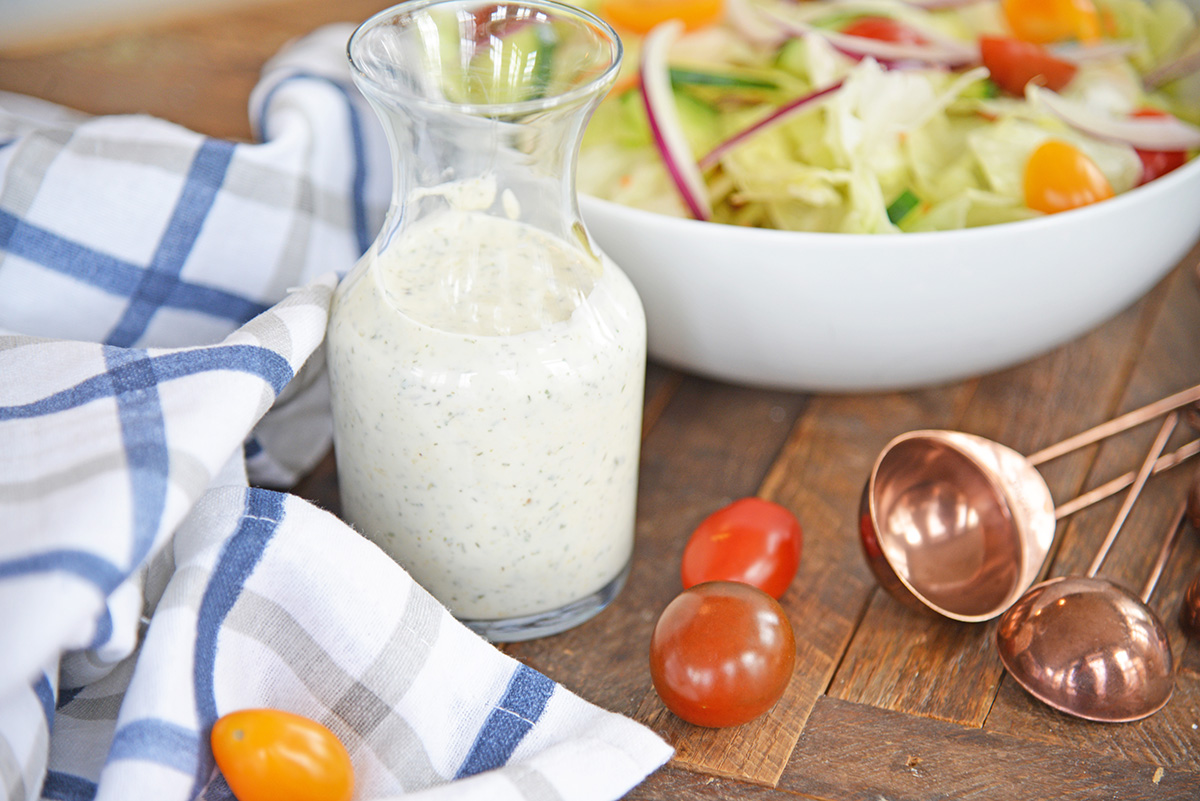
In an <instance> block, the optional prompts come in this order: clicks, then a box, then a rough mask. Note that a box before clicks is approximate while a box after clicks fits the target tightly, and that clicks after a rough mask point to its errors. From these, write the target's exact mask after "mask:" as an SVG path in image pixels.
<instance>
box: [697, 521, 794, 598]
mask: <svg viewBox="0 0 1200 801" xmlns="http://www.w3.org/2000/svg"><path fill="white" fill-rule="evenodd" d="M802 540H803V533H802V532H801V530H800V522H799V521H798V520H796V516H795V515H793V514H792V513H791V512H790V511H788V510H787V509H786V508H784V507H783V506H780V505H779V504H777V503H773V502H771V501H767V500H763V499H762V498H742V499H741V500H739V501H734V502H733V503H731V504H729V505H728V506H725V507H723V508H721V509H718V510H717V511H715V512H713V513H712V514H711V515H709V516H708V517H706V518H704V520H703V521H701V523H700V525H699V526H697V527H696V530H695V531H693V532H692V536H691V538H690V539H689V540H688V544H687V546H686V547H685V548H684V550H683V564H682V566H681V568H680V578H682V579H683V586H684V587H692V586H695V585H696V584H700V583H702V582H705V581H740V582H742V583H743V584H751V585H753V586H755V587H758V588H759V589H760V590H762V591H763V592H766V593H768V594H770V595H772V596H774V597H775V598H780V597H782V596H783V593H784V592H786V591H787V588H788V585H789V584H791V583H792V577H793V576H795V575H796V568H797V567H799V565H800V552H801V548H802Z"/></svg>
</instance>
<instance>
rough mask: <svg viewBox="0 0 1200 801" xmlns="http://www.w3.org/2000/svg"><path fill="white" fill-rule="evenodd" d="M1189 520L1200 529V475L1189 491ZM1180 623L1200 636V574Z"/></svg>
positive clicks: (1187, 596) (1186, 599)
mask: <svg viewBox="0 0 1200 801" xmlns="http://www.w3.org/2000/svg"><path fill="white" fill-rule="evenodd" d="M1187 518H1188V522H1189V523H1191V524H1192V528H1195V529H1200V473H1197V474H1196V477H1195V478H1194V479H1192V486H1191V487H1190V488H1189V490H1188V499H1187ZM1179 622H1180V624H1181V625H1182V626H1183V630H1184V631H1186V632H1187V633H1188V634H1189V635H1190V636H1192V637H1198V636H1200V573H1198V574H1197V575H1196V577H1195V578H1193V579H1192V583H1191V584H1189V585H1188V588H1187V592H1185V593H1184V595H1183V604H1182V605H1181V606H1180V608H1179Z"/></svg>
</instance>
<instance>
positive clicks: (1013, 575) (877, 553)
mask: <svg viewBox="0 0 1200 801" xmlns="http://www.w3.org/2000/svg"><path fill="white" fill-rule="evenodd" d="M1198 400H1200V386H1197V387H1192V388H1190V389H1187V390H1184V391H1182V392H1178V393H1176V394H1174V395H1171V396H1169V397H1167V398H1163V399H1162V400H1160V401H1158V402H1156V403H1152V404H1149V405H1148V406H1144V407H1142V408H1140V409H1136V410H1134V411H1132V412H1128V413H1126V414H1124V415H1121V416H1120V417H1117V418H1115V419H1113V420H1110V421H1108V422H1106V423H1103V424H1101V425H1099V426H1096V427H1094V428H1091V429H1089V430H1087V431H1084V432H1083V433H1081V434H1077V435H1075V436H1073V437H1070V438H1069V439H1066V440H1063V441H1062V442H1060V443H1058V444H1056V445H1052V446H1050V447H1048V448H1044V449H1042V450H1041V451H1038V452H1037V453H1035V454H1031V455H1029V456H1023V455H1021V454H1020V453H1018V452H1017V451H1015V450H1013V449H1011V448H1008V447H1006V446H1004V445H1001V444H999V443H996V442H993V441H991V440H989V439H986V438H984V437H979V436H975V435H973V434H965V433H962V432H958V431H937V430H925V431H912V432H909V433H906V434H902V435H900V436H898V437H896V438H895V439H893V440H892V441H891V442H889V443H888V445H887V446H886V447H885V448H884V449H883V451H882V452H881V453H880V454H879V457H878V458H877V459H876V461H875V464H874V466H873V468H872V470H871V475H870V477H869V478H868V480H867V483H866V486H865V487H864V489H863V494H862V500H861V502H860V505H859V537H860V541H861V544H862V548H863V554H864V556H865V557H866V560H867V564H868V565H869V566H870V568H871V571H872V572H873V573H874V574H875V577H876V579H877V580H878V582H879V584H880V585H881V586H882V587H884V589H886V590H887V591H888V592H889V593H890V594H891V595H892V596H893V597H895V598H896V599H897V600H899V601H900V602H901V603H903V604H905V605H906V606H909V607H910V608H913V609H917V610H925V611H933V612H935V613H937V614H940V615H942V616H944V617H948V618H951V619H953V620H960V621H964V622H968V623H977V622H982V621H985V620H991V619H993V618H995V617H997V616H999V615H1000V614H1001V613H1003V612H1004V610H1006V609H1008V608H1009V607H1010V606H1011V605H1012V604H1014V603H1016V601H1017V600H1018V599H1019V598H1020V597H1021V596H1022V595H1023V594H1024V593H1025V591H1026V590H1028V589H1029V587H1030V586H1032V584H1033V583H1034V581H1036V580H1037V577H1038V576H1039V575H1040V574H1041V571H1042V568H1043V566H1044V563H1045V560H1046V556H1047V554H1048V553H1049V552H1050V548H1051V546H1052V544H1053V542H1054V534H1055V530H1056V528H1057V521H1058V520H1060V519H1062V518H1064V517H1066V516H1067V515H1070V514H1073V513H1074V512H1076V511H1078V510H1080V509H1083V508H1085V507H1086V506H1088V505H1090V504H1092V503H1095V502H1096V501H1098V500H1100V499H1102V498H1106V497H1108V496H1110V495H1112V494H1113V493H1115V492H1118V491H1120V490H1121V489H1123V488H1125V487H1128V486H1130V484H1132V483H1133V481H1134V479H1135V474H1134V473H1133V472H1129V473H1126V474H1124V475H1122V476H1120V477H1118V478H1115V479H1113V480H1112V481H1109V482H1107V483H1106V484H1104V485H1102V486H1099V487H1096V488H1095V489H1093V490H1091V491H1089V492H1087V493H1085V494H1084V495H1081V496H1080V497H1078V498H1076V499H1074V500H1072V501H1069V502H1067V503H1065V504H1063V505H1061V506H1058V507H1056V506H1055V505H1054V500H1053V498H1052V496H1051V494H1050V488H1049V487H1048V486H1047V485H1046V482H1045V480H1044V479H1043V478H1042V476H1041V474H1040V473H1039V472H1038V471H1037V465H1039V464H1041V463H1043V462H1047V461H1050V460H1051V459H1055V458H1057V457H1059V456H1062V455H1064V454H1067V453H1070V452H1071V451H1074V450H1076V449H1078V448H1081V447H1083V446H1085V445H1090V444H1092V443H1095V442H1098V441H1100V440H1102V439H1104V438H1106V437H1109V436H1111V435H1113V434H1115V433H1118V432H1120V431H1124V430H1126V429H1129V428H1132V427H1133V426H1136V425H1140V424H1142V423H1144V422H1147V421H1149V420H1152V419H1154V418H1155V417H1158V416H1161V415H1163V414H1165V413H1167V412H1170V411H1172V410H1174V409H1178V408H1180V407H1182V406H1186V405H1188V404H1192V403H1196V402H1197V401H1198ZM1197 452H1200V441H1193V442H1190V443H1188V444H1187V445H1184V446H1183V447H1181V448H1179V449H1178V450H1177V451H1175V452H1174V453H1171V454H1167V455H1165V456H1162V457H1160V458H1159V459H1157V460H1156V461H1155V463H1154V467H1153V472H1155V473H1157V472H1159V471H1161V470H1165V469H1168V468H1170V467H1173V466H1175V465H1177V464H1179V463H1181V462H1183V461H1184V460H1186V459H1188V458H1190V457H1191V456H1193V455H1195V454H1196V453H1197Z"/></svg>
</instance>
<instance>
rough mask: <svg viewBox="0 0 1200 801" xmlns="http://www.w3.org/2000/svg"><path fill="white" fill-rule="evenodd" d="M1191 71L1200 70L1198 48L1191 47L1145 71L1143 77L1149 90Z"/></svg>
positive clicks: (1199, 52) (1186, 74) (1199, 49)
mask: <svg viewBox="0 0 1200 801" xmlns="http://www.w3.org/2000/svg"><path fill="white" fill-rule="evenodd" d="M1193 72H1200V48H1196V49H1193V50H1191V51H1189V52H1187V53H1184V54H1183V55H1181V56H1179V57H1178V58H1176V59H1174V60H1172V61H1169V62H1167V63H1166V64H1163V65H1162V66H1159V67H1155V68H1154V69H1152V70H1150V72H1148V73H1146V77H1145V78H1144V79H1143V83H1145V85H1146V88H1147V89H1150V90H1154V89H1158V88H1160V87H1162V86H1165V85H1166V84H1168V83H1170V82H1171V81H1174V80H1177V79H1179V78H1183V77H1185V76H1188V75H1191V74H1192V73H1193Z"/></svg>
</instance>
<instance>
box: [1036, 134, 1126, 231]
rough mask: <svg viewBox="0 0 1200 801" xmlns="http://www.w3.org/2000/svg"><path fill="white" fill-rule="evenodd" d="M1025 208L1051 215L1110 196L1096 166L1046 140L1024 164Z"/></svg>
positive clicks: (1061, 144)
mask: <svg viewBox="0 0 1200 801" xmlns="http://www.w3.org/2000/svg"><path fill="white" fill-rule="evenodd" d="M1024 183H1025V205H1026V206H1028V207H1029V208H1031V209H1033V210H1034V211H1040V212H1043V213H1045V214H1055V213H1057V212H1060V211H1067V210H1069V209H1077V208H1079V207H1081V206H1087V205H1089V204H1091V203H1097V202H1099V201H1101V200H1107V199H1108V198H1110V197H1112V196H1113V189H1112V186H1111V185H1110V184H1109V183H1108V179H1107V178H1105V177H1104V173H1103V172H1101V171H1100V168H1099V167H1097V166H1096V162H1094V161H1092V160H1091V159H1090V158H1088V157H1087V156H1086V155H1085V154H1084V153H1083V152H1082V151H1080V150H1079V148H1077V147H1074V146H1073V145H1069V144H1067V143H1066V142H1062V141H1059V140H1057V139H1049V140H1047V141H1046V142H1044V143H1042V144H1041V145H1039V146H1038V147H1037V149H1035V150H1034V151H1033V153H1032V155H1030V157H1029V161H1028V162H1026V164H1025V176H1024Z"/></svg>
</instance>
